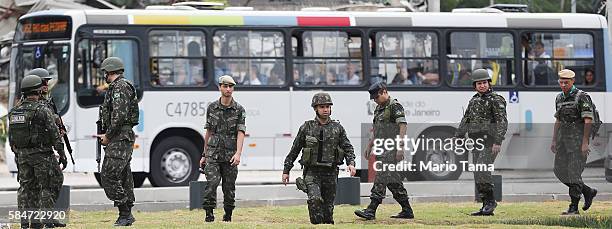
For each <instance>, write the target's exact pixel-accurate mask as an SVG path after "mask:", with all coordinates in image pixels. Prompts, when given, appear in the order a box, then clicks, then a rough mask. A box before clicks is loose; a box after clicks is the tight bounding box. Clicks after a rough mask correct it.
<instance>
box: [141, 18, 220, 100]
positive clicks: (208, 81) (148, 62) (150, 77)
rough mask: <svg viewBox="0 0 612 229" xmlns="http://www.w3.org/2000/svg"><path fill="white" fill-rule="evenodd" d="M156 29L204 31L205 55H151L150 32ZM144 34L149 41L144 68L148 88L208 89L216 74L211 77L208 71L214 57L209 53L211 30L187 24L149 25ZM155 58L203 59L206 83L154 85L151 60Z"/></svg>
mask: <svg viewBox="0 0 612 229" xmlns="http://www.w3.org/2000/svg"><path fill="white" fill-rule="evenodd" d="M154 31H179V32H193V31H198V32H202V33H203V34H204V42H206V43H205V44H204V53H202V55H203V56H201V57H189V56H152V55H151V50H150V44H151V39H150V34H151V32H154ZM143 36H144V37H145V38H146V41H147V42H146V44H147V48H146V51H147V55H146V56H147V59H146V63H144V64H146V68H144V69H145V71H146V74H147V75H148V80H146V81H147V83H146V85H147V87H149V89H148V90H151V89H153V90H165V89H178V90H181V89H192V90H195V89H199V90H202V89H206V88H208V87H209V85H210V84H211V79H212V80H214V76H213V77H209V75H208V72H209V69H208V68H207V67H208V62H209V59H211V58H212V57H211V56H210V55H209V51H208V49H209V48H210V47H212V46H210V47H209V46H208V43H209V42H212V39H209V37H210V34H209V32H208V31H207V30H206V29H203V28H201V27H195V26H188V27H185V26H181V27H178V26H172V27H169V26H166V27H159V26H152V27H148V28H147V29H146V31H145V34H144V35H143ZM143 56H144V54H143ZM202 58H203V59H202ZM153 59H158V60H159V59H187V60H192V59H201V60H202V64H203V65H202V66H203V67H204V72H203V73H204V75H203V77H204V84H203V85H201V86H196V85H164V86H159V85H154V84H153V83H152V81H153V78H154V77H153V74H152V72H151V68H152V66H151V61H152V60H153ZM213 74H214V72H213ZM144 81H145V80H144V79H142V78H141V83H142V82H144Z"/></svg>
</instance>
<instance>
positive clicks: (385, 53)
mask: <svg viewBox="0 0 612 229" xmlns="http://www.w3.org/2000/svg"><path fill="white" fill-rule="evenodd" d="M371 37H372V38H373V39H374V40H373V41H372V44H373V45H372V47H370V48H371V50H372V62H371V64H370V66H371V70H372V72H371V78H370V82H371V83H375V82H377V81H380V80H384V81H385V82H386V83H387V84H389V85H391V86H437V85H439V83H440V75H439V72H438V71H439V66H438V58H439V56H438V36H437V34H435V33H433V32H417V31H414V32H394V31H379V32H376V33H374V34H373V35H372V36H371Z"/></svg>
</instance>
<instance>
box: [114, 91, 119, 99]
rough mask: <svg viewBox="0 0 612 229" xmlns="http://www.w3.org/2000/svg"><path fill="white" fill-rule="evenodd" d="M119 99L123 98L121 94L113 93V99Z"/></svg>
mask: <svg viewBox="0 0 612 229" xmlns="http://www.w3.org/2000/svg"><path fill="white" fill-rule="evenodd" d="M119 97H121V95H120V94H119V92H115V93H113V99H118V98H119Z"/></svg>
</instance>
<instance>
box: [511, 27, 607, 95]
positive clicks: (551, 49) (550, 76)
mask: <svg viewBox="0 0 612 229" xmlns="http://www.w3.org/2000/svg"><path fill="white" fill-rule="evenodd" d="M521 45H522V47H521V48H522V49H521V62H522V67H523V77H524V78H523V83H524V84H525V85H527V86H547V87H551V86H557V85H558V83H557V80H558V75H557V73H558V72H559V71H560V70H562V69H571V70H573V71H574V72H576V78H575V79H576V84H578V85H583V86H595V85H597V82H598V80H597V76H596V75H595V74H591V76H592V77H591V76H589V79H586V77H585V75H586V74H585V73H587V72H589V71H588V70H591V71H590V72H591V73H595V72H596V71H595V69H594V66H595V59H594V54H593V53H594V52H593V37H592V35H590V34H586V33H551V32H548V33H541V32H526V33H523V34H521ZM585 82H587V83H585Z"/></svg>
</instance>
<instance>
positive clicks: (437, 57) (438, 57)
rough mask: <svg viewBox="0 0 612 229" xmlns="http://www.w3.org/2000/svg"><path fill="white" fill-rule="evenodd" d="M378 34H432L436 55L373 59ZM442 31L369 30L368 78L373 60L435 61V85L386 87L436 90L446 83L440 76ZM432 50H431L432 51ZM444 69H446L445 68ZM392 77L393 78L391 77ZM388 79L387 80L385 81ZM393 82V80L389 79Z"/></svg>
mask: <svg viewBox="0 0 612 229" xmlns="http://www.w3.org/2000/svg"><path fill="white" fill-rule="evenodd" d="M379 32H397V33H402V32H409V33H410V32H425V33H433V34H435V35H436V42H437V44H436V45H437V46H438V47H437V48H438V50H437V55H432V56H431V57H409V58H407V57H378V56H376V57H374V53H375V52H374V50H377V40H376V34H377V33H379ZM442 33H443V31H442V30H441V29H439V28H435V27H423V28H420V27H418V28H417V27H407V28H403V29H402V28H397V27H393V28H374V29H370V30H368V35H369V37H368V38H369V39H368V42H372V41H374V42H372V43H371V45H370V46H368V47H370V48H368V51H369V55H368V58H369V60H368V61H369V63H368V66H369V70H370V73H369V76H370V77H371V76H372V73H371V72H372V67H371V65H372V61H373V60H434V61H437V62H438V63H437V66H436V67H437V68H438V77H439V82H438V83H437V84H435V85H426V84H419V85H397V84H390V83H387V87H389V88H393V89H404V90H414V91H420V90H423V91H425V90H427V89H437V88H440V87H442V86H443V84H444V81H446V79H444V76H443V74H442V64H441V63H442V59H443V51H445V50H444V49H442V39H440V37H442V36H441V35H440V34H442ZM432 50H433V49H432ZM445 69H446V68H445ZM391 77H393V76H391ZM388 80H389V79H388V78H387V81H388ZM391 80H393V79H391Z"/></svg>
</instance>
